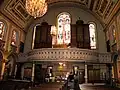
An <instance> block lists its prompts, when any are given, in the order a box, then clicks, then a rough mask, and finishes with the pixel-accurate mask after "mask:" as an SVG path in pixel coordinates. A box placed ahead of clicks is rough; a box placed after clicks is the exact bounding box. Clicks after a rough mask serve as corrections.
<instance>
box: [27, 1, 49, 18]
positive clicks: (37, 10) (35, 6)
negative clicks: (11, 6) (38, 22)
mask: <svg viewBox="0 0 120 90" xmlns="http://www.w3.org/2000/svg"><path fill="white" fill-rule="evenodd" d="M25 8H26V11H27V12H28V14H30V15H31V16H33V17H35V18H36V17H42V16H43V15H44V14H45V13H46V12H47V9H48V5H47V3H46V2H45V0H26V5H25Z"/></svg>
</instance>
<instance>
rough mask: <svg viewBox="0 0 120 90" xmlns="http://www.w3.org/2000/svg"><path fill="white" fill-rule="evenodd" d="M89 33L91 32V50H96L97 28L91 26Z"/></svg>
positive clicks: (93, 25) (91, 24)
mask: <svg viewBox="0 0 120 90" xmlns="http://www.w3.org/2000/svg"><path fill="white" fill-rule="evenodd" d="M89 32H90V46H91V49H96V34H95V32H96V27H95V24H94V23H90V24H89Z"/></svg>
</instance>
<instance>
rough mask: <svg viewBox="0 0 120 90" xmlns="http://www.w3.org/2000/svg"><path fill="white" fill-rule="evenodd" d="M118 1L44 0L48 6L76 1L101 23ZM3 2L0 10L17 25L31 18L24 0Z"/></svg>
mask: <svg viewBox="0 0 120 90" xmlns="http://www.w3.org/2000/svg"><path fill="white" fill-rule="evenodd" d="M2 1H3V0H2ZM118 1H119V2H120V0H46V2H47V3H48V5H49V7H50V5H54V4H55V3H59V2H60V3H68V5H69V2H70V3H72V4H73V3H77V4H79V5H80V6H81V5H82V6H83V7H84V8H85V9H88V10H89V11H91V12H92V13H93V14H94V15H97V16H98V18H100V19H101V20H102V21H103V23H106V19H107V18H108V16H109V15H110V13H111V11H112V10H113V8H114V7H115V5H116V4H117V2H118ZM0 3H1V0H0ZM3 4H4V6H3V8H2V9H1V12H3V13H4V14H5V15H6V16H8V17H9V18H10V19H12V20H13V21H14V22H16V23H17V24H18V25H21V26H22V27H25V24H26V23H27V22H29V21H30V20H31V17H30V15H28V13H27V12H26V10H25V0H4V3H3ZM74 6H75V5H74ZM119 6H120V5H119ZM18 21H19V23H18Z"/></svg>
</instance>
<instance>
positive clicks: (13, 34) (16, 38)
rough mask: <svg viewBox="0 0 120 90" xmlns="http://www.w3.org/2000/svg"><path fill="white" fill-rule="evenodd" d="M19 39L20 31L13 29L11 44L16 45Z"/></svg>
mask: <svg viewBox="0 0 120 90" xmlns="http://www.w3.org/2000/svg"><path fill="white" fill-rule="evenodd" d="M17 41H18V32H17V31H16V30H13V32H12V39H11V44H12V45H15V46H16V45H17Z"/></svg>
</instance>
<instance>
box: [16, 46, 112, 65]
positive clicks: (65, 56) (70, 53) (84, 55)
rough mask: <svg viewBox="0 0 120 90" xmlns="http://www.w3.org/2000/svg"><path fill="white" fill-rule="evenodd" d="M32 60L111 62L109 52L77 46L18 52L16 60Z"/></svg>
mask: <svg viewBox="0 0 120 90" xmlns="http://www.w3.org/2000/svg"><path fill="white" fill-rule="evenodd" d="M32 61H75V62H93V63H112V61H111V54H110V53H98V52H96V51H94V50H87V49H78V48H69V49H63V48H42V49H35V50H31V51H30V52H28V53H23V54H19V59H18V62H32Z"/></svg>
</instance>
